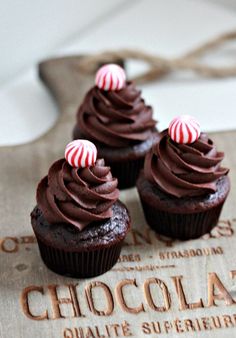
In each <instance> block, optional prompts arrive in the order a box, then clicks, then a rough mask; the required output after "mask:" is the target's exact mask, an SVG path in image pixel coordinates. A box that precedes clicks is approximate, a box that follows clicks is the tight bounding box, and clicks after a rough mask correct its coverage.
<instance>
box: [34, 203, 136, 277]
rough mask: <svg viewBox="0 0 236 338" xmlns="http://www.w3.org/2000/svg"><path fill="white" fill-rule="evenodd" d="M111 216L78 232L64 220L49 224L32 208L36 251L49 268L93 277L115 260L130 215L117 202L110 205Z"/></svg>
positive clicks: (121, 204)
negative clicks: (37, 250) (37, 247)
mask: <svg viewBox="0 0 236 338" xmlns="http://www.w3.org/2000/svg"><path fill="white" fill-rule="evenodd" d="M112 211H113V216H112V217H111V218H109V219H107V220H106V221H104V222H94V223H91V224H90V225H89V226H87V227H85V228H84V229H83V230H82V231H78V230H77V229H76V228H75V227H74V226H70V225H68V224H66V223H58V224H50V223H48V222H47V221H46V219H45V218H44V216H43V214H42V211H41V210H40V209H39V208H38V207H35V209H34V210H33V212H32V215H31V217H32V226H33V229H34V233H35V235H36V237H37V241H38V245H39V250H40V254H41V257H42V259H43V261H44V263H45V264H46V265H47V266H48V268H49V269H51V270H53V271H54V272H56V273H59V274H61V275H66V276H71V277H93V276H98V275H101V274H103V273H104V272H106V271H108V270H110V269H111V268H112V266H113V265H114V264H115V263H116V262H117V259H118V258H119V255H120V251H121V248H122V242H123V240H124V238H125V236H126V234H127V231H128V229H129V227H130V217H129V214H128V212H127V209H126V207H125V206H124V204H123V203H121V202H120V201H117V202H116V203H115V204H113V206H112Z"/></svg>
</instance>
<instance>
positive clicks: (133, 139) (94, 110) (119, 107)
mask: <svg viewBox="0 0 236 338" xmlns="http://www.w3.org/2000/svg"><path fill="white" fill-rule="evenodd" d="M152 113H153V111H152V108H151V107H150V106H147V105H146V104H145V101H144V100H143V99H142V98H141V91H140V90H138V89H137V88H136V87H135V86H134V84H133V83H132V82H127V83H126V86H125V87H124V88H123V89H121V90H118V91H104V90H101V89H99V88H97V87H96V86H95V87H93V88H92V89H90V90H89V91H88V93H87V94H86V96H85V99H84V101H83V103H82V105H81V106H80V108H79V111H78V114H77V122H78V127H79V129H80V130H81V132H82V133H83V134H84V136H85V137H88V138H89V139H91V140H95V141H98V142H101V143H103V144H105V145H108V146H112V147H127V146H129V145H132V144H135V143H138V142H142V141H145V140H147V139H148V138H149V137H150V136H151V134H152V132H153V128H154V127H155V124H156V121H155V120H153V119H152Z"/></svg>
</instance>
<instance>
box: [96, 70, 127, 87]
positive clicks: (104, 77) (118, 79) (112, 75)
mask: <svg viewBox="0 0 236 338" xmlns="http://www.w3.org/2000/svg"><path fill="white" fill-rule="evenodd" d="M125 81H126V75H125V71H124V69H123V68H121V67H120V66H118V65H116V64H107V65H104V66H102V67H101V68H100V69H99V70H98V71H97V74H96V77H95V84H96V86H97V87H98V88H100V89H102V90H107V91H110V90H120V89H122V88H124V86H125Z"/></svg>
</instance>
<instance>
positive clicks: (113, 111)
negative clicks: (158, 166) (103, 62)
mask: <svg viewBox="0 0 236 338" xmlns="http://www.w3.org/2000/svg"><path fill="white" fill-rule="evenodd" d="M107 66H109V65H107ZM107 66H106V67H107ZM122 71H123V70H122ZM152 115H153V111H152V108H151V107H150V106H148V105H146V104H145V101H144V99H143V98H142V97H141V91H140V90H138V89H137V88H136V87H135V85H134V84H133V83H132V82H124V86H123V87H122V88H121V89H119V90H107V89H106V90H104V89H103V88H99V87H98V86H97V85H96V86H94V87H93V88H91V89H90V90H89V91H88V93H87V94H86V96H85V98H84V101H83V102H82V104H81V106H80V107H79V109H78V112H77V123H76V125H75V127H74V130H73V139H79V138H85V139H88V140H90V141H92V142H94V143H95V144H96V146H97V148H98V154H99V157H102V158H104V159H105V161H106V163H107V165H109V166H110V167H111V171H112V173H113V174H114V175H115V176H116V177H117V178H118V181H119V188H121V189H125V188H129V187H132V186H134V185H135V182H136V179H137V177H138V174H139V171H140V169H141V168H143V164H144V157H145V155H146V153H147V152H148V150H150V149H151V146H152V144H153V141H154V138H155V137H156V136H157V131H156V129H155V125H156V121H155V120H153V117H152Z"/></svg>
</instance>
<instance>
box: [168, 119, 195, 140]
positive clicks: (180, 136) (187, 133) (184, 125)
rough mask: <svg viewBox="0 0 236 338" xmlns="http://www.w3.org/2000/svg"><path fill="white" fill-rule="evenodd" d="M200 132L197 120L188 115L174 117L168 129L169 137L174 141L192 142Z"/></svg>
mask: <svg viewBox="0 0 236 338" xmlns="http://www.w3.org/2000/svg"><path fill="white" fill-rule="evenodd" d="M200 133H201V131H200V125H199V123H198V121H197V120H196V119H195V118H194V117H192V116H190V115H181V116H177V117H175V118H174V119H173V120H172V121H171V123H170V125H169V129H168V134H169V136H170V138H171V139H172V140H173V141H174V142H176V143H185V144H188V143H193V142H195V141H197V140H198V138H199V136H200Z"/></svg>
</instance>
